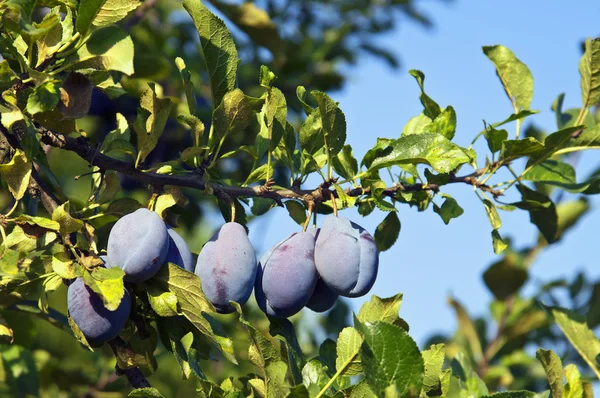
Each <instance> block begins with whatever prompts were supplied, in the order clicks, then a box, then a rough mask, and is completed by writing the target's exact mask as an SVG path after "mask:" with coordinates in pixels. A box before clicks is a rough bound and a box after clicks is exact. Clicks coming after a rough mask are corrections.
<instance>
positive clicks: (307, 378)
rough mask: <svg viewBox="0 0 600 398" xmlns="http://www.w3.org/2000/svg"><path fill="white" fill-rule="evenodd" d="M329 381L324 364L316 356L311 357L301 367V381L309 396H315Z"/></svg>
mask: <svg viewBox="0 0 600 398" xmlns="http://www.w3.org/2000/svg"><path fill="white" fill-rule="evenodd" d="M328 382H329V376H328V375H327V372H326V369H325V366H324V364H323V363H321V362H320V361H319V360H318V359H317V358H315V359H311V360H310V361H308V362H307V363H306V365H304V368H302V383H303V384H304V386H305V388H306V389H307V390H308V394H309V396H313V397H314V396H316V395H317V394H318V393H319V392H320V391H321V390H322V389H323V388H325V385H326V384H327V383H328Z"/></svg>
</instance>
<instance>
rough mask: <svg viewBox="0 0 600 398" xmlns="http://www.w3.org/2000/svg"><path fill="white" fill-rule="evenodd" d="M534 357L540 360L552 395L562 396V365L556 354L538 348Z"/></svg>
mask: <svg viewBox="0 0 600 398" xmlns="http://www.w3.org/2000/svg"><path fill="white" fill-rule="evenodd" d="M535 357H536V358H537V359H538V361H540V362H541V364H542V366H543V367H544V371H545V372H546V376H547V377H548V382H549V383H550V391H551V392H552V396H553V397H562V396H563V367H562V362H561V361H560V358H559V357H558V355H556V354H555V353H554V351H552V350H544V349H542V348H538V350H537V351H536V352H535Z"/></svg>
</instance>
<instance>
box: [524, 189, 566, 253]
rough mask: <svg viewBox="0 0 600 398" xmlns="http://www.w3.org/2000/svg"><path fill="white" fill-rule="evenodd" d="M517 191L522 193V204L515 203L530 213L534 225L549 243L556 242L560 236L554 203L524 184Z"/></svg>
mask: <svg viewBox="0 0 600 398" xmlns="http://www.w3.org/2000/svg"><path fill="white" fill-rule="evenodd" d="M517 189H518V190H519V192H520V193H521V198H522V201H521V202H517V203H513V205H515V206H517V207H518V208H520V209H523V210H527V211H528V212H529V219H530V221H531V223H532V224H534V225H535V226H537V227H538V229H539V230H540V232H541V233H542V235H543V236H544V238H545V239H546V241H547V242H548V243H553V242H556V240H557V234H558V215H557V213H556V206H555V205H554V202H552V200H551V199H550V198H549V197H548V196H547V195H546V194H544V193H542V192H538V191H534V190H532V189H531V188H528V187H526V186H525V185H523V184H519V185H518V186H517Z"/></svg>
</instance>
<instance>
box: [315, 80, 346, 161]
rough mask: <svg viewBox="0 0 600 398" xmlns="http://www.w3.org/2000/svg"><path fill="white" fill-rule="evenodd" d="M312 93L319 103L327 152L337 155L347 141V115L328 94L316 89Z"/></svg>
mask: <svg viewBox="0 0 600 398" xmlns="http://www.w3.org/2000/svg"><path fill="white" fill-rule="evenodd" d="M311 95H312V96H313V97H314V98H315V99H316V100H317V104H319V113H320V114H321V122H322V126H323V136H324V139H325V145H326V149H327V152H328V153H329V154H330V156H332V155H336V154H337V153H338V152H340V151H341V150H342V148H343V146H344V142H346V116H344V113H343V112H342V110H341V109H340V108H338V106H337V104H336V103H335V102H334V101H333V100H332V99H331V98H330V97H329V96H328V95H327V94H325V93H323V92H320V91H316V90H314V91H311Z"/></svg>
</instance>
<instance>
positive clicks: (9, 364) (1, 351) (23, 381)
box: [0, 344, 40, 397]
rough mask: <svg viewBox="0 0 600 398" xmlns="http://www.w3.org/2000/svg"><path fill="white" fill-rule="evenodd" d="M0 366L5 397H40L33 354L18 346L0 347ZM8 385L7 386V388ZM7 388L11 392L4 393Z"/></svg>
mask: <svg viewBox="0 0 600 398" xmlns="http://www.w3.org/2000/svg"><path fill="white" fill-rule="evenodd" d="M0 358H2V361H0V366H1V367H2V368H1V369H2V371H3V372H2V377H3V380H2V381H3V389H2V391H3V392H5V394H4V395H5V396H11V397H28V396H33V397H38V396H40V374H39V373H38V370H37V368H36V361H35V357H34V355H33V353H32V352H31V351H30V350H28V349H26V348H24V347H21V346H20V345H17V344H14V345H0ZM7 384H8V386H7ZM6 387H9V388H10V390H12V391H10V390H9V391H8V392H7V391H6V390H5V388H6Z"/></svg>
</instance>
